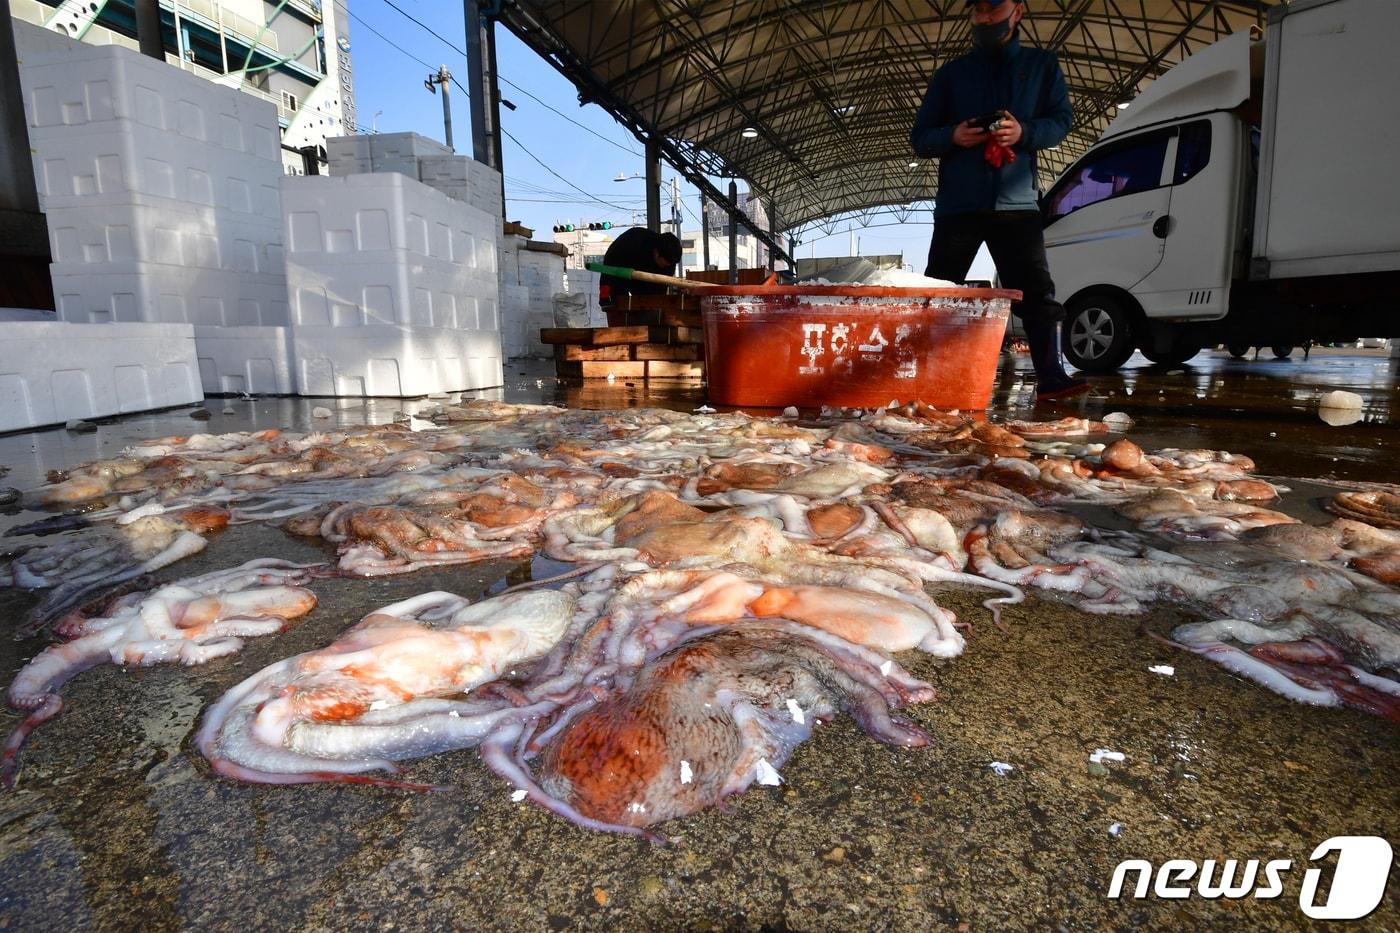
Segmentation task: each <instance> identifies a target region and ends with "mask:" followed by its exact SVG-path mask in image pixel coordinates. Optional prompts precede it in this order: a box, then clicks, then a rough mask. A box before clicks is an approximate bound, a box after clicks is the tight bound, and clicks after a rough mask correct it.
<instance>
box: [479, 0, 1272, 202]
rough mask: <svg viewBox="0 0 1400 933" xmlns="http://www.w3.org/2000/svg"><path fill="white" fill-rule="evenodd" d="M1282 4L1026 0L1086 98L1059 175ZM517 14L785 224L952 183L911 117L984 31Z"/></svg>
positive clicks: (614, 11) (588, 76)
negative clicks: (916, 146)
mask: <svg viewBox="0 0 1400 933" xmlns="http://www.w3.org/2000/svg"><path fill="white" fill-rule="evenodd" d="M1272 5H1274V4H1273V2H1272V0H1027V17H1026V21H1025V23H1024V24H1023V25H1022V41H1024V42H1027V43H1029V44H1032V45H1037V46H1041V47H1044V48H1050V49H1054V50H1055V51H1056V52H1058V53H1059V56H1060V63H1061V66H1062V68H1063V69H1064V72H1065V77H1066V80H1067V81H1068V83H1069V88H1070V96H1071V99H1072V101H1073V104H1074V110H1075V123H1074V127H1073V129H1072V130H1071V131H1070V135H1069V138H1068V139H1067V140H1066V141H1065V143H1064V144H1063V145H1061V146H1060V147H1059V149H1058V150H1056V151H1048V152H1044V153H1042V154H1041V157H1040V169H1041V173H1042V176H1043V177H1042V182H1043V183H1048V182H1049V181H1050V179H1051V178H1053V177H1054V176H1055V175H1056V174H1058V173H1059V172H1060V171H1061V170H1062V169H1063V168H1064V167H1066V166H1067V165H1068V164H1069V163H1070V162H1071V161H1073V159H1074V158H1076V157H1077V156H1078V155H1079V154H1080V153H1082V152H1083V151H1084V150H1085V148H1087V147H1088V146H1089V145H1090V144H1091V143H1092V142H1093V141H1094V140H1095V139H1097V138H1098V136H1099V134H1100V133H1101V132H1102V131H1103V129H1104V128H1105V127H1106V126H1107V125H1108V123H1109V122H1110V120H1111V119H1112V117H1113V116H1114V115H1115V114H1116V113H1117V110H1116V105H1117V103H1118V102H1119V101H1123V100H1130V99H1131V98H1132V97H1133V96H1134V94H1135V93H1136V91H1137V89H1138V88H1139V86H1140V85H1143V84H1145V83H1146V82H1147V81H1149V80H1150V79H1152V78H1153V77H1155V76H1157V75H1159V74H1161V73H1162V72H1164V71H1166V70H1167V69H1168V68H1170V67H1171V66H1172V65H1173V64H1175V63H1177V62H1179V61H1180V60H1181V59H1182V58H1184V57H1185V56H1187V55H1189V54H1190V53H1191V52H1193V51H1196V50H1197V49H1199V48H1201V47H1202V46H1204V45H1207V44H1209V43H1211V42H1214V41H1215V40H1216V39H1218V38H1221V37H1222V36H1225V35H1229V34H1230V33H1232V32H1235V31H1237V30H1240V29H1244V28H1247V27H1248V26H1250V25H1251V24H1255V23H1259V24H1262V23H1263V20H1264V16H1265V13H1266V10H1267V8H1268V7H1270V6H1272ZM500 17H501V20H502V22H503V23H504V24H505V25H506V26H507V27H508V28H509V29H510V30H511V31H512V32H514V33H515V34H516V35H517V36H519V37H520V38H521V39H522V40H523V41H525V42H526V43H527V44H528V45H530V46H531V47H533V48H534V49H535V50H536V51H538V52H540V53H541V54H542V55H544V56H546V57H547V58H548V59H549V60H550V61H551V63H552V64H554V66H555V67H556V68H558V69H559V70H560V71H561V72H562V73H563V74H564V75H565V76H566V77H569V78H570V79H571V80H573V81H574V83H575V84H576V85H577V86H578V87H579V89H580V100H581V101H584V102H593V103H598V104H600V105H602V106H603V107H604V108H606V109H607V110H609V111H610V112H611V113H612V114H613V115H614V116H615V117H617V118H618V119H619V120H621V121H622V122H623V123H624V124H626V125H628V126H629V127H631V128H632V129H633V130H634V131H635V132H638V133H639V134H643V135H652V134H655V135H658V136H660V137H662V139H663V140H664V144H663V149H664V151H665V153H666V156H667V158H668V159H669V160H670V161H671V162H673V163H676V167H677V168H678V169H680V170H681V171H682V172H685V173H686V174H687V175H689V176H692V180H694V176H695V175H697V174H699V173H704V174H708V175H737V176H739V177H740V178H743V179H745V180H747V181H748V182H749V184H750V185H751V186H752V187H753V188H754V189H755V190H756V191H758V192H760V193H761V194H762V195H763V196H764V197H766V198H771V199H772V200H773V201H775V202H776V206H777V213H778V218H779V222H778V225H777V226H778V229H791V228H795V227H800V226H802V225H803V224H806V223H808V222H809V221H813V220H819V219H821V218H823V217H829V216H831V215H833V214H838V213H842V212H847V211H860V210H864V209H868V208H874V207H878V206H883V205H892V204H906V203H909V202H911V201H918V200H923V199H928V198H932V197H934V195H935V193H936V188H937V179H936V177H935V173H934V170H933V166H932V165H929V164H921V165H919V166H918V167H916V168H913V169H911V168H910V167H909V164H910V162H911V161H914V156H913V153H912V152H911V150H910V148H909V130H910V127H911V126H912V124H913V120H914V113H915V111H916V110H917V109H918V106H919V102H920V100H922V98H923V93H924V89H925V87H926V86H927V83H928V79H929V77H930V76H931V75H932V73H933V71H934V69H935V68H936V67H937V66H938V65H940V64H941V63H943V62H945V61H947V60H949V59H950V58H955V57H957V56H958V55H961V54H963V53H964V52H965V51H966V50H967V48H968V41H969V40H968V17H967V14H966V12H965V7H964V0H926V2H920V0H865V2H847V0H749V2H743V0H738V2H704V0H512V2H508V3H506V4H504V5H503V9H502V10H501V13H500ZM745 127H753V128H755V129H757V130H758V135H757V137H755V138H745V137H744V136H743V135H741V131H742V130H743V129H744V128H745Z"/></svg>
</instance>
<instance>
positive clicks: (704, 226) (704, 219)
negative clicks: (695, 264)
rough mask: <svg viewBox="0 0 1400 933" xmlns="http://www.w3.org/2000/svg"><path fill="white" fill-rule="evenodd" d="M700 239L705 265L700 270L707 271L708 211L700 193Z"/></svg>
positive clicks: (708, 258) (708, 243) (708, 250)
mask: <svg viewBox="0 0 1400 933" xmlns="http://www.w3.org/2000/svg"><path fill="white" fill-rule="evenodd" d="M700 239H702V240H704V241H705V264H704V265H702V266H701V267H700V268H701V269H704V270H706V271H709V268H710V211H709V208H708V207H707V206H706V204H705V194H704V192H701V193H700Z"/></svg>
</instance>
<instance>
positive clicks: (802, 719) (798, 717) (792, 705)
mask: <svg viewBox="0 0 1400 933" xmlns="http://www.w3.org/2000/svg"><path fill="white" fill-rule="evenodd" d="M787 708H788V712H789V713H791V714H792V721H793V722H795V723H797V724H798V725H799V726H802V725H806V723H807V714H806V713H804V712H802V707H800V706H798V705H797V701H796V700H788V701H787Z"/></svg>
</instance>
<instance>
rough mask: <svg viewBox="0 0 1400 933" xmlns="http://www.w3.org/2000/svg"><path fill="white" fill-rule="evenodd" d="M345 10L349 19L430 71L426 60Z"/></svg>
mask: <svg viewBox="0 0 1400 933" xmlns="http://www.w3.org/2000/svg"><path fill="white" fill-rule="evenodd" d="M346 12H347V13H350V18H351V19H353V20H354V21H355V22H357V23H359V24H360V25H361V26H363V27H365V28H366V29H368V30H369V31H370V32H372V33H374V34H375V35H376V36H378V37H379V38H381V39H383V40H384V41H385V42H387V43H389V44H390V45H392V46H393V47H394V48H396V49H398V50H399V51H400V52H402V53H403V54H405V55H407V56H408V57H409V58H411V59H413V60H414V61H415V62H417V63H418V64H420V65H422V66H423V67H424V68H426V69H428V70H429V71H432V70H433V66H432V65H429V64H428V63H427V62H425V61H423V59H421V58H419V57H418V56H417V55H414V54H413V53H412V52H410V51H409V50H408V49H406V48H404V47H403V46H401V45H399V44H398V43H397V42H395V41H394V40H393V39H390V38H389V37H388V36H386V35H384V33H382V32H380V31H379V30H378V29H375V28H374V27H373V26H371V25H370V24H369V23H367V22H365V21H364V20H362V19H360V18H359V17H358V16H356V15H355V14H354V13H353V12H351V11H350V10H349V9H348V8H347V9H346Z"/></svg>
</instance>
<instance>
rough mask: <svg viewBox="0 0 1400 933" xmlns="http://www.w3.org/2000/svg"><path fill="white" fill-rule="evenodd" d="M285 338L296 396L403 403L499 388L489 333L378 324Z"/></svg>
mask: <svg viewBox="0 0 1400 933" xmlns="http://www.w3.org/2000/svg"><path fill="white" fill-rule="evenodd" d="M290 334H291V344H292V358H293V360H294V361H295V368H296V384H297V392H298V394H300V395H333V396H339V397H342V398H344V397H360V396H388V397H404V396H416V395H426V394H428V393H430V392H454V391H462V390H466V389H480V388H488V387H490V386H493V385H499V384H500V382H499V373H500V349H499V347H500V343H499V339H500V338H499V336H498V335H496V334H494V333H491V334H483V335H477V334H475V333H474V332H472V331H462V330H458V329H455V328H446V327H405V326H402V325H393V324H379V325H368V326H364V327H358V328H354V329H351V328H345V327H336V326H328V327H301V326H299V327H294V328H291V330H290ZM493 347H494V348H495V355H494V356H492V355H490V351H491V349H492V348H493ZM473 360H475V361H476V362H473ZM493 379H494V380H496V381H491V380H493Z"/></svg>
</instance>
